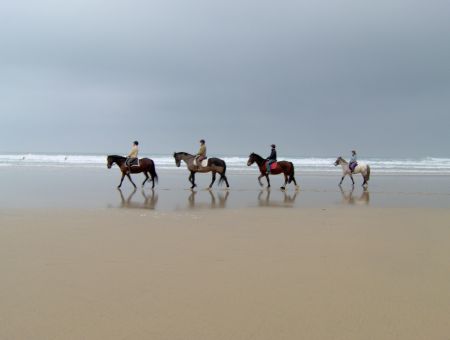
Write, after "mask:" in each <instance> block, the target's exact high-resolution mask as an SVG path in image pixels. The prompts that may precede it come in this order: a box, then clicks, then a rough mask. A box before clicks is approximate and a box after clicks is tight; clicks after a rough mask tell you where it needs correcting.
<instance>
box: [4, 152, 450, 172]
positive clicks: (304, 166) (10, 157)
mask: <svg viewBox="0 0 450 340" xmlns="http://www.w3.org/2000/svg"><path fill="white" fill-rule="evenodd" d="M142 157H149V158H152V159H153V160H154V161H155V163H156V166H157V169H165V170H173V171H181V170H183V171H185V170H184V166H183V165H182V166H181V168H177V167H176V166H175V162H174V159H173V157H172V156H171V155H160V156H150V155H145V154H144V155H142ZM221 158H222V159H224V160H225V162H226V163H227V169H228V170H230V171H235V172H241V173H246V172H252V171H253V172H254V171H255V170H256V169H255V168H256V166H255V165H253V166H251V167H248V166H247V158H246V157H238V156H231V157H226V156H225V157H221ZM279 159H280V160H281V159H286V160H289V161H291V162H292V163H293V164H294V165H295V168H296V172H298V173H301V172H303V173H314V172H320V173H329V172H339V171H340V168H339V167H335V166H334V161H335V158H318V157H307V158H290V157H279ZM361 162H364V163H367V164H370V166H371V168H372V171H373V172H378V173H405V174H445V175H450V158H435V157H427V158H421V159H381V158H372V159H362V160H361ZM105 165H106V155H81V154H79V155H70V154H68V155H63V154H58V155H52V154H2V155H0V166H1V167H10V166H17V167H26V166H39V167H88V168H89V167H105Z"/></svg>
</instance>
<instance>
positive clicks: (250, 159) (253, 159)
mask: <svg viewBox="0 0 450 340" xmlns="http://www.w3.org/2000/svg"><path fill="white" fill-rule="evenodd" d="M255 162H256V154H255V153H254V152H252V153H251V154H250V156H248V161H247V166H250V165H252V164H253V163H255Z"/></svg>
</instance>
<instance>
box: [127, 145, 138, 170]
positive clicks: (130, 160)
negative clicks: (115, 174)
mask: <svg viewBox="0 0 450 340" xmlns="http://www.w3.org/2000/svg"><path fill="white" fill-rule="evenodd" d="M138 145H139V142H138V141H137V140H135V141H134V142H133V145H132V147H131V151H130V153H129V154H128V156H127V159H126V160H125V164H126V165H127V166H128V173H131V165H132V164H133V162H135V161H136V160H137V157H138V154H139V147H138Z"/></svg>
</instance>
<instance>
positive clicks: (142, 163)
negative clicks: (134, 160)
mask: <svg viewBox="0 0 450 340" xmlns="http://www.w3.org/2000/svg"><path fill="white" fill-rule="evenodd" d="M125 161H126V157H123V156H117V155H109V156H108V157H107V158H106V162H107V167H108V169H111V167H112V166H113V164H114V163H115V164H117V166H118V167H119V168H120V171H121V172H122V178H121V179H120V184H119V186H118V187H117V188H119V189H120V187H121V186H122V182H123V179H124V178H125V176H127V177H128V179H129V180H130V182H131V184H133V186H134V187H135V188H136V184H134V182H133V180H132V179H131V176H130V174H129V173H128V170H129V169H128V165H126V164H125ZM130 171H131V173H132V174H138V173H141V172H142V173H144V175H145V180H144V182H142V187H144V184H145V182H147V181H148V179H149V176H148V175H149V174H150V176H151V178H152V189H153V188H154V187H155V182H158V175H157V174H156V171H155V163H154V162H153V160H151V159H149V158H141V159H139V165H133V166H131V170H130Z"/></svg>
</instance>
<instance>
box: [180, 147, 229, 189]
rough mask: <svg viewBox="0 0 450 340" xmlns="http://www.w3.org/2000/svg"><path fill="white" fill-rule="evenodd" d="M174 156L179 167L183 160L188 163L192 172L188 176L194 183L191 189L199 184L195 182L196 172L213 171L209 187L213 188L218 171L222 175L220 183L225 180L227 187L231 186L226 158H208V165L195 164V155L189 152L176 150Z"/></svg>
mask: <svg viewBox="0 0 450 340" xmlns="http://www.w3.org/2000/svg"><path fill="white" fill-rule="evenodd" d="M173 158H175V164H176V166H177V167H180V165H181V161H184V162H185V163H186V165H187V168H188V170H189V171H190V172H191V173H190V175H189V178H188V180H189V182H191V184H192V186H191V189H194V188H195V187H196V186H197V184H195V174H196V173H197V172H199V173H207V172H212V181H211V184H210V185H209V187H208V189H211V188H212V186H213V184H214V182H215V181H216V173H218V174H219V175H220V179H219V183H218V184H219V185H220V184H222V182H225V184H226V186H227V188H229V187H230V185H229V184H228V179H227V176H225V172H226V170H227V165H226V163H225V161H224V160H222V159H220V158H208V160H207V165H206V166H197V165H195V164H194V160H195V156H194V155H191V154H189V153H187V152H174V154H173Z"/></svg>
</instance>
